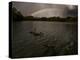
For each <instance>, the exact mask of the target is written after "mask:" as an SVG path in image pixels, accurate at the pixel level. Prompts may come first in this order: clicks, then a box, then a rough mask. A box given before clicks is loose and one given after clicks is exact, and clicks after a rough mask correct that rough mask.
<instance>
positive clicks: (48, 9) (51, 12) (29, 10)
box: [12, 2, 78, 17]
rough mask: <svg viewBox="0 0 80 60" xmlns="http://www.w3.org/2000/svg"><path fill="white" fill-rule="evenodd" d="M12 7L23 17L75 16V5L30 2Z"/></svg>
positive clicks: (17, 3) (14, 3)
mask: <svg viewBox="0 0 80 60" xmlns="http://www.w3.org/2000/svg"><path fill="white" fill-rule="evenodd" d="M12 6H13V7H15V8H16V9H17V10H18V11H20V12H21V13H22V15H23V16H35V17H53V16H60V17H66V16H77V15H78V12H77V10H78V7H77V6H76V5H61V4H44V3H31V2H13V5H12Z"/></svg>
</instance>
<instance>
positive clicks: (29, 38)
mask: <svg viewBox="0 0 80 60" xmlns="http://www.w3.org/2000/svg"><path fill="white" fill-rule="evenodd" d="M12 29H13V32H12V33H13V40H12V55H13V57H34V56H46V55H55V54H57V55H59V54H62V55H63V54H64V47H67V46H68V45H69V46H70V45H74V41H77V23H74V22H47V21H21V22H14V23H13V26H12ZM30 32H35V33H40V32H41V33H42V36H41V35H39V36H36V35H34V34H32V33H30ZM54 48H55V49H56V50H59V51H57V52H58V53H54ZM61 48H62V49H61Z"/></svg>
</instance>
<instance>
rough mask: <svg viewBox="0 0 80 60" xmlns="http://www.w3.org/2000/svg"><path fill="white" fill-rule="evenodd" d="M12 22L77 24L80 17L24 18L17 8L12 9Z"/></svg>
mask: <svg viewBox="0 0 80 60" xmlns="http://www.w3.org/2000/svg"><path fill="white" fill-rule="evenodd" d="M12 20H13V21H58V22H77V21H78V17H71V16H68V17H65V18H61V17H55V16H53V17H48V18H47V17H34V16H23V15H22V14H21V12H20V11H18V10H17V9H16V8H15V7H13V8H12Z"/></svg>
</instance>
